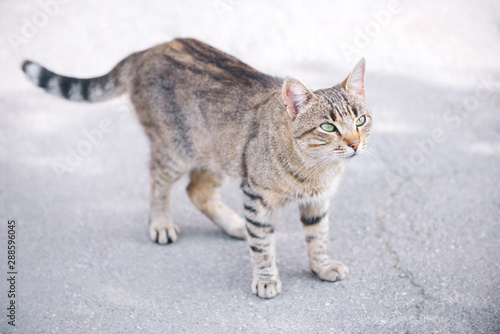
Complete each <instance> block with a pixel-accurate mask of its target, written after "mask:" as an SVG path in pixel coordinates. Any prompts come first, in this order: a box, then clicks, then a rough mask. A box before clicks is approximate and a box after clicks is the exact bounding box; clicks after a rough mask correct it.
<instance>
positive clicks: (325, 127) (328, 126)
mask: <svg viewBox="0 0 500 334" xmlns="http://www.w3.org/2000/svg"><path fill="white" fill-rule="evenodd" d="M320 126H321V128H322V129H323V130H325V131H328V132H333V131H335V125H333V124H331V123H323V124H321V125H320Z"/></svg>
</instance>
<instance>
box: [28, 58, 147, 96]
mask: <svg viewBox="0 0 500 334" xmlns="http://www.w3.org/2000/svg"><path fill="white" fill-rule="evenodd" d="M137 55H138V54H137V53H136V54H132V55H130V56H129V57H127V58H125V59H123V60H122V61H121V62H119V63H118V65H116V66H115V67H114V68H113V69H112V70H111V72H109V73H108V74H105V75H103V76H100V77H95V78H88V79H79V78H72V77H66V76H62V75H59V74H56V73H54V72H51V71H49V70H47V69H46V68H45V67H43V66H40V65H39V64H37V63H34V62H32V61H29V60H27V61H25V62H24V63H23V66H22V69H23V71H24V73H26V76H27V77H28V79H29V80H30V81H31V82H33V83H34V84H35V85H37V86H38V87H41V88H43V89H44V90H45V91H47V92H48V93H50V94H53V95H56V96H59V97H62V98H65V99H68V100H71V101H87V102H99V101H104V100H107V99H110V98H113V97H116V96H118V95H121V94H123V93H125V91H126V88H127V83H128V81H129V73H130V72H131V71H130V69H131V68H132V65H133V64H134V63H135V61H134V60H135V59H136V58H137Z"/></svg>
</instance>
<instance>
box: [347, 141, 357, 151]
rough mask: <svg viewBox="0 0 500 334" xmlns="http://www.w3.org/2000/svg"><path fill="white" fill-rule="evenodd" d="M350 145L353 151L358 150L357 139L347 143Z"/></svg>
mask: <svg viewBox="0 0 500 334" xmlns="http://www.w3.org/2000/svg"><path fill="white" fill-rule="evenodd" d="M348 145H349V146H350V147H352V149H353V150H354V152H356V151H357V150H358V146H359V141H354V142H352V143H349V144H348Z"/></svg>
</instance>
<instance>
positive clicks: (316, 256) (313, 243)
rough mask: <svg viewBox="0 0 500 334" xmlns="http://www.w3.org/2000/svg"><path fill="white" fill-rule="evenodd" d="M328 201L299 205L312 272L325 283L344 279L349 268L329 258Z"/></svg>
mask: <svg viewBox="0 0 500 334" xmlns="http://www.w3.org/2000/svg"><path fill="white" fill-rule="evenodd" d="M328 207H329V202H328V201H322V202H315V203H307V204H301V205H299V210H300V220H301V222H302V226H303V229H304V232H305V235H306V241H307V253H308V255H309V264H310V266H311V270H312V271H313V272H314V273H315V274H316V275H318V277H319V278H320V279H322V280H325V281H331V282H334V281H336V280H338V279H344V278H345V276H346V275H347V273H348V270H347V267H346V266H345V265H344V264H342V263H341V262H338V261H332V260H331V259H330V257H329V256H328V252H327V242H328V229H329V223H328Z"/></svg>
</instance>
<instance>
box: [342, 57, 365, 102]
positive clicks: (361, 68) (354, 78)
mask: <svg viewBox="0 0 500 334" xmlns="http://www.w3.org/2000/svg"><path fill="white" fill-rule="evenodd" d="M365 67H366V61H365V58H361V60H360V61H358V63H357V64H356V66H354V69H353V70H352V71H351V74H349V76H348V77H347V78H346V79H345V80H344V82H342V84H341V85H342V88H344V90H345V91H346V92H349V93H353V94H356V95H359V96H361V97H362V98H365V97H366V91H365Z"/></svg>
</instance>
